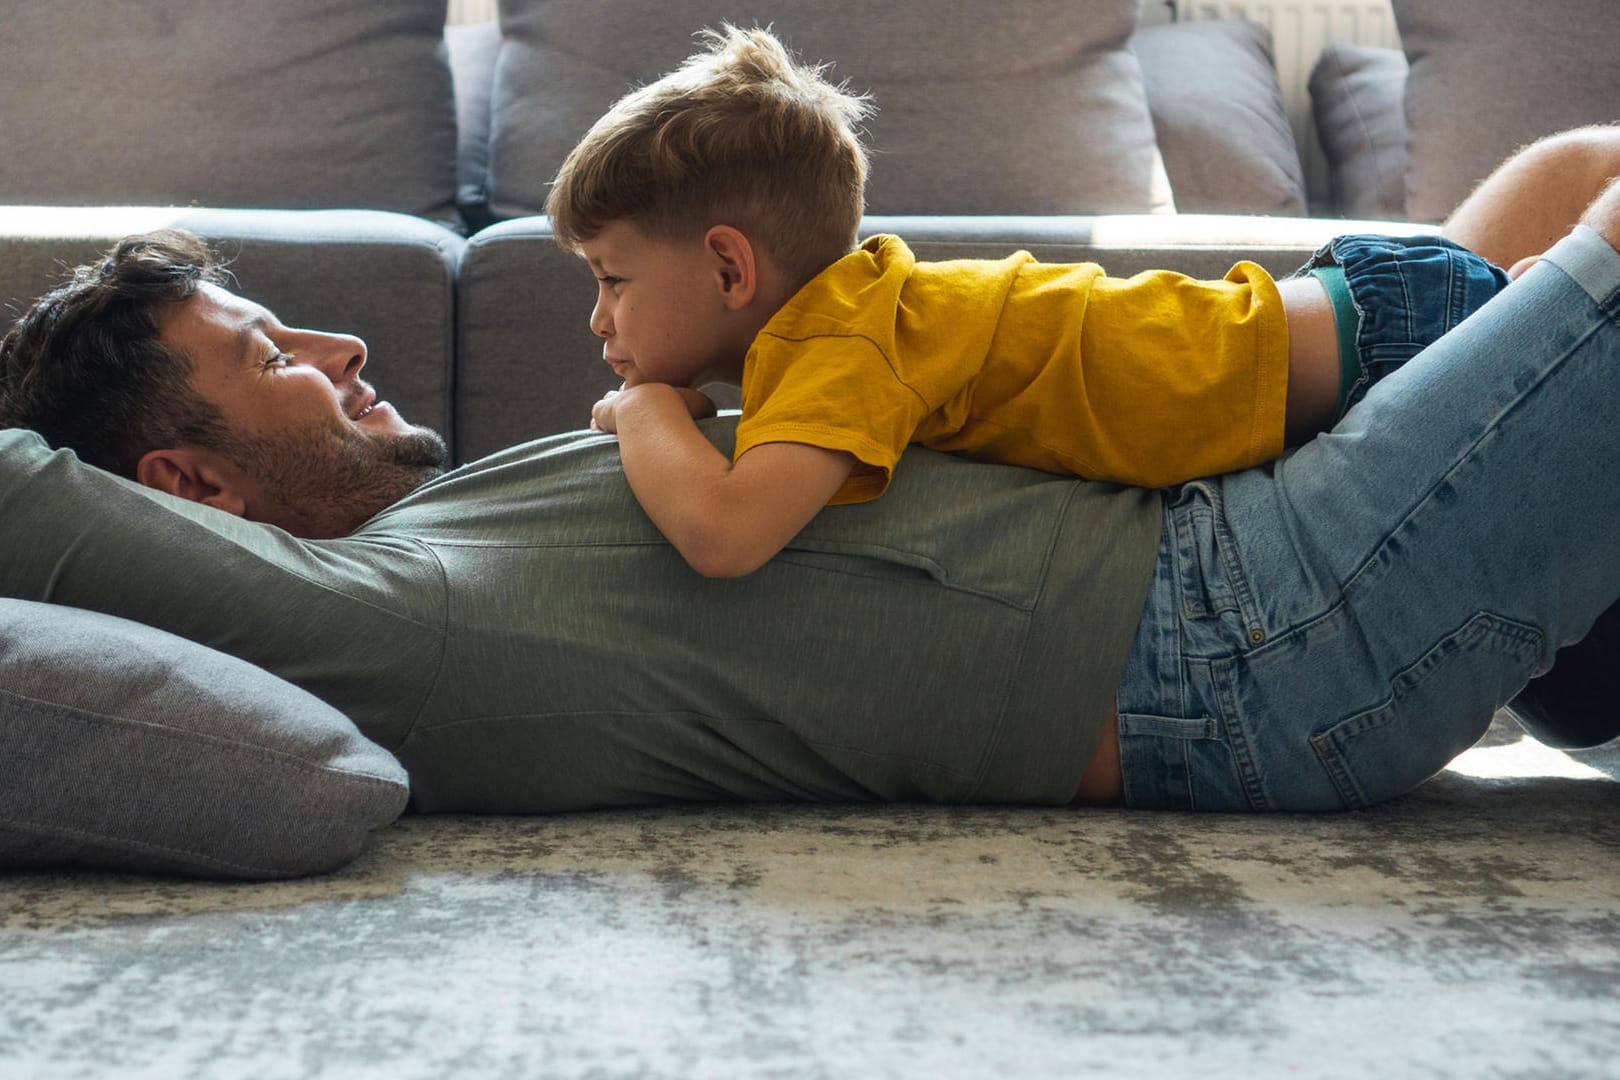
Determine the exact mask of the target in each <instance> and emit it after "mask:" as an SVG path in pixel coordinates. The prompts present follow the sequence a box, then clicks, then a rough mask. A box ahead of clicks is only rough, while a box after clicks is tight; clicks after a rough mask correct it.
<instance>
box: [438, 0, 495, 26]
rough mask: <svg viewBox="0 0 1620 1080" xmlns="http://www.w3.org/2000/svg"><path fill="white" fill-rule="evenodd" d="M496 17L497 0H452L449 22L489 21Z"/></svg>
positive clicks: (448, 15) (446, 18)
mask: <svg viewBox="0 0 1620 1080" xmlns="http://www.w3.org/2000/svg"><path fill="white" fill-rule="evenodd" d="M494 18H495V0H450V6H449V8H448V10H447V11H446V12H445V20H444V21H445V22H447V23H476V22H489V21H490V20H492V19H494Z"/></svg>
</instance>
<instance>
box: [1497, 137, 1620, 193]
mask: <svg viewBox="0 0 1620 1080" xmlns="http://www.w3.org/2000/svg"><path fill="white" fill-rule="evenodd" d="M1516 156H1517V157H1518V158H1520V160H1522V161H1525V162H1527V163H1534V165H1535V166H1536V167H1537V168H1539V169H1546V170H1548V171H1549V172H1551V173H1553V174H1555V175H1557V176H1559V177H1560V178H1562V179H1563V180H1564V182H1566V183H1567V182H1570V181H1572V180H1574V179H1575V178H1576V177H1585V178H1587V180H1588V181H1589V182H1590V184H1591V185H1592V186H1593V187H1598V186H1601V185H1602V184H1603V183H1605V182H1607V181H1608V180H1610V179H1613V178H1614V177H1616V176H1620V124H1591V125H1588V126H1587V127H1578V128H1570V129H1569V130H1568V131H1560V132H1558V133H1557V134H1555V135H1548V136H1546V137H1545V138H1542V139H1538V140H1537V141H1535V142H1533V143H1531V144H1530V145H1528V146H1526V147H1525V148H1523V149H1522V150H1520V151H1519V153H1518V154H1517V155H1516Z"/></svg>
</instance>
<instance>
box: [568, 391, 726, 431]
mask: <svg viewBox="0 0 1620 1080" xmlns="http://www.w3.org/2000/svg"><path fill="white" fill-rule="evenodd" d="M649 393H652V394H656V393H673V394H675V395H677V396H678V397H679V398H680V402H681V404H682V405H684V406H685V407H686V412H687V414H688V415H689V416H691V417H692V419H694V420H703V419H705V418H707V417H710V416H713V415H714V414H715V412H716V411H717V410H716V409H715V407H714V402H713V401H712V400H710V398H709V396H708V395H707V394H704V393H702V392H701V391H698V390H693V389H692V388H691V387H689V386H669V385H667V384H665V383H640V384H637V385H635V386H631V385H630V384H629V383H626V384H624V385H623V386H621V387H619V389H617V390H609V391H608V392H607V393H606V394H603V395H602V400H601V401H598V402H597V403H596V404H595V405H592V406H591V430H592V431H605V432H608V433H613V432H616V431H618V430H619V420H618V409H619V406H620V405H623V404H625V403H626V402H627V401H628V400H630V399H631V397H632V395H643V394H649Z"/></svg>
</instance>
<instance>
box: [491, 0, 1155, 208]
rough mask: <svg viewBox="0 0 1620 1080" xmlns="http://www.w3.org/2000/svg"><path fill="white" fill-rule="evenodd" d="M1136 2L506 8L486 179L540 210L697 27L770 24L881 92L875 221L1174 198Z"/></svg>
mask: <svg viewBox="0 0 1620 1080" xmlns="http://www.w3.org/2000/svg"><path fill="white" fill-rule="evenodd" d="M1140 6H1141V5H1140V0H1097V2H1093V3H1086V4H1075V3H1072V2H1071V0H1021V2H1020V3H1018V4H1015V5H1002V6H1000V7H998V8H996V10H995V14H994V17H993V18H990V17H987V16H986V9H985V8H984V6H983V5H982V4H981V3H977V2H973V0H948V2H944V3H937V4H928V5H917V4H871V3H869V2H868V0H825V2H823V3H819V4H814V5H810V4H802V3H792V2H788V0H753V2H750V3H744V4H736V3H727V2H724V0H677V2H671V3H665V4H656V5H649V4H642V3H633V2H631V0H502V3H501V6H500V18H501V26H502V31H503V34H504V42H503V44H502V48H501V56H500V60H499V61H498V63H497V66H496V74H495V90H494V107H493V115H492V133H491V136H492V147H491V162H490V163H491V189H492V192H493V202H494V209H495V212H496V213H497V214H498V215H499V216H503V217H513V216H518V215H524V214H533V213H538V212H539V211H540V209H541V207H542V205H543V203H544V202H545V197H546V192H547V185H548V184H549V182H550V180H551V178H552V177H553V175H554V174H555V173H556V170H557V167H558V166H559V165H560V164H561V163H562V160H563V158H564V157H565V156H566V155H567V153H568V151H569V150H570V149H571V148H572V147H573V145H574V143H575V142H577V141H578V140H579V137H580V136H581V135H583V134H584V133H585V131H586V129H588V128H589V127H590V125H591V124H592V123H593V122H594V121H595V120H596V118H597V117H598V116H600V115H601V114H602V113H603V112H604V111H605V110H606V109H607V108H608V106H610V105H611V104H612V103H613V102H614V101H615V100H617V99H618V98H619V97H621V96H623V95H624V94H625V93H626V92H627V91H629V90H630V89H632V88H633V87H635V86H637V85H641V84H644V83H646V82H650V81H651V80H653V79H655V78H657V77H658V76H659V75H661V74H663V73H664V72H666V71H669V70H671V69H672V68H674V67H675V66H676V65H677V64H679V63H680V61H681V60H682V59H684V58H685V57H686V56H687V55H689V54H690V53H691V52H692V51H693V50H694V48H695V47H696V43H695V41H694V39H693V36H692V35H693V34H694V32H695V31H697V30H699V29H702V28H704V27H715V26H718V25H719V24H720V23H721V22H723V21H729V22H732V23H734V24H737V25H741V26H751V25H760V26H764V25H767V24H769V25H771V26H772V28H773V29H774V30H775V32H776V33H777V34H778V35H779V36H780V37H781V38H782V39H783V41H784V42H786V44H787V45H788V46H789V47H790V48H791V49H794V50H795V51H797V52H798V53H799V54H800V55H802V56H803V57H804V58H805V59H807V60H811V61H826V62H830V63H831V64H832V65H833V66H832V68H831V72H830V74H831V77H832V78H834V79H835V80H839V81H842V80H848V81H849V84H850V86H851V87H852V88H853V89H856V90H869V91H871V92H872V94H873V96H874V99H875V103H876V105H877V109H878V111H877V114H876V115H875V116H874V117H873V119H872V120H871V121H870V123H869V125H868V130H869V135H870V138H869V140H868V144H869V146H870V148H871V150H872V151H873V168H872V174H871V178H870V181H869V184H868V188H867V195H868V199H867V202H868V206H869V208H870V209H871V210H873V211H874V212H879V213H914V212H916V213H921V212H929V213H963V214H980V213H1082V212H1110V213H1116V212H1118V213H1123V212H1131V211H1141V212H1145V211H1158V210H1168V209H1169V208H1170V197H1169V192H1168V185H1167V183H1166V181H1165V177H1164V168H1163V165H1162V163H1161V162H1160V159H1159V155H1158V151H1157V148H1156V146H1155V143H1154V138H1153V123H1152V118H1151V116H1150V115H1149V112H1148V107H1147V101H1146V97H1145V94H1144V92H1143V88H1142V74H1141V68H1140V65H1139V64H1138V62H1137V59H1136V57H1135V56H1134V55H1133V54H1132V53H1131V52H1130V50H1129V48H1128V47H1127V44H1126V43H1127V40H1128V39H1129V37H1130V35H1131V32H1132V30H1133V29H1134V27H1135V24H1136V17H1137V14H1138V11H1139V9H1140Z"/></svg>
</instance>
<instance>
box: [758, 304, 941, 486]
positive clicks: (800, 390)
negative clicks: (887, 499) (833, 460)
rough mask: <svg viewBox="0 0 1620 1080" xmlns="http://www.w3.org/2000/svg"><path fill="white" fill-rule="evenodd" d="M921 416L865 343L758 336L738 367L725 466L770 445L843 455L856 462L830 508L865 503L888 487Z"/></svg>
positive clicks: (912, 396) (922, 409)
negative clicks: (737, 404)
mask: <svg viewBox="0 0 1620 1080" xmlns="http://www.w3.org/2000/svg"><path fill="white" fill-rule="evenodd" d="M927 411H928V407H927V403H926V402H924V401H923V400H922V398H920V397H919V396H918V395H917V394H916V393H915V392H914V391H913V390H912V389H911V388H910V387H908V386H906V385H905V384H904V383H902V382H901V381H900V380H898V379H897V378H895V377H894V372H893V369H892V368H891V367H890V365H889V363H888V361H887V360H886V359H885V358H884V356H883V354H882V351H881V350H880V349H878V348H877V346H876V345H875V344H874V343H873V342H872V341H871V340H870V339H869V338H866V337H864V336H861V335H858V334H820V335H815V336H812V337H807V338H803V339H797V340H795V339H789V338H783V337H778V336H776V335H774V334H771V333H768V332H767V333H762V334H761V335H760V336H759V338H758V339H756V341H755V342H754V347H753V349H752V350H751V351H750V353H749V355H748V361H747V363H746V365H745V366H744V369H743V385H742V419H740V420H739V421H738V422H737V437H736V448H735V450H734V452H733V460H735V458H737V457H741V456H742V455H743V453H745V452H746V451H748V450H749V449H751V448H753V447H755V446H759V445H761V444H763V443H771V442H794V443H805V444H808V445H810V446H820V447H823V448H825V449H828V450H843V451H847V452H848V453H850V454H853V455H854V456H855V458H856V460H857V461H859V462H860V464H859V465H858V466H857V467H856V469H855V472H854V473H852V474H851V475H850V478H849V479H848V480H847V481H845V483H844V486H843V487H841V488H839V490H838V493H837V494H836V495H834V496H833V498H832V500H831V503H832V505H838V504H840V503H853V502H865V501H867V500H869V499H875V498H877V497H878V496H879V495H881V494H882V493H883V491H884V490H885V489H886V488H887V487H888V485H889V477H890V476H891V475H892V473H893V471H894V466H895V464H896V463H897V462H898V461H899V460H900V455H901V454H902V453H903V452H904V451H905V448H906V446H907V445H908V444H909V443H910V442H911V440H912V435H913V433H914V432H915V431H916V430H917V425H918V424H919V423H920V422H921V420H922V417H923V416H924V415H925V414H926V413H927Z"/></svg>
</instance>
